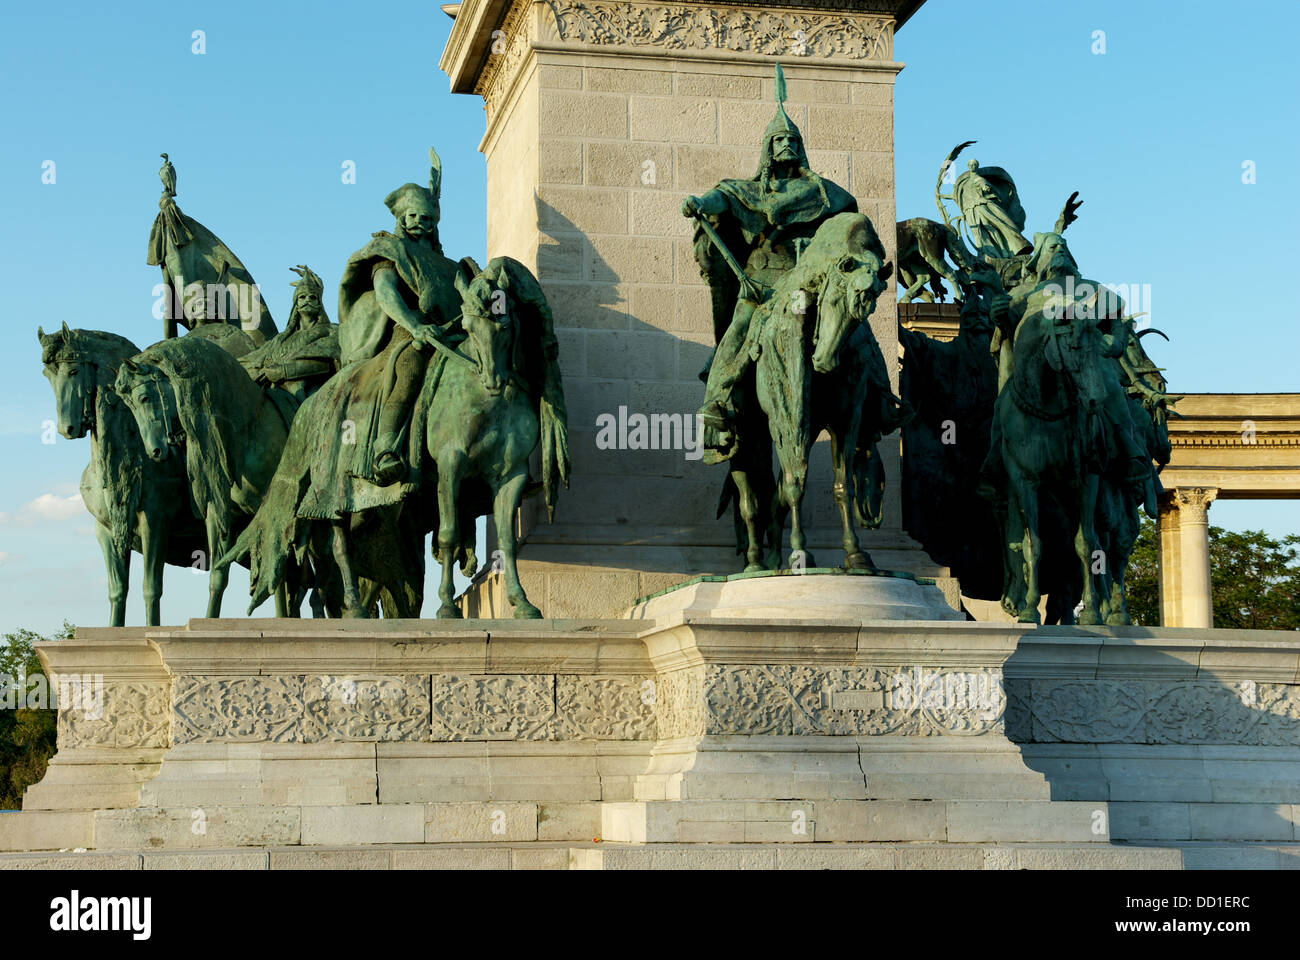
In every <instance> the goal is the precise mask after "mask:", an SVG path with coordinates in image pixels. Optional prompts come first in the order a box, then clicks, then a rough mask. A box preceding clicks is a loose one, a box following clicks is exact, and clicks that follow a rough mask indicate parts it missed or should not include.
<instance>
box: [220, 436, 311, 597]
mask: <svg viewBox="0 0 1300 960" xmlns="http://www.w3.org/2000/svg"><path fill="white" fill-rule="evenodd" d="M313 436H314V433H313V430H312V423H311V418H310V417H295V418H294V426H293V428H291V429H290V431H289V440H288V442H287V443H286V444H285V448H284V452H283V455H282V456H281V458H280V465H279V466H278V467H277V468H276V471H275V475H274V476H273V477H272V478H271V483H270V485H269V487H268V488H267V491H266V496H265V497H264V498H263V499H262V503H261V505H260V506H259V507H258V509H257V513H255V514H254V515H253V518H252V520H250V521H249V523H248V526H247V527H245V528H244V530H243V532H242V533H241V534H240V535H239V537H238V539H236V540H235V544H234V546H232V547H231V548H230V549H229V550H228V551H227V552H226V554H225V556H223V557H221V559H219V560H218V561H217V564H216V566H217V567H218V568H223V567H228V566H230V565H231V564H232V563H238V562H241V561H244V560H247V566H248V572H249V593H250V595H251V600H250V602H249V605H248V612H249V613H250V614H251V613H252V612H253V611H254V610H256V609H257V608H258V607H259V606H261V605H262V604H263V603H264V602H265V601H266V599H267V598H268V597H270V596H271V594H273V593H274V592H275V588H276V585H277V584H279V583H280V582H281V581H283V580H284V572H285V568H286V567H287V566H288V563H289V560H290V558H291V557H293V556H295V555H296V554H297V553H298V552H299V546H300V543H299V541H300V540H301V539H303V538H302V537H301V536H300V533H302V532H304V531H302V530H300V528H299V518H298V506H299V504H300V503H301V502H302V499H303V497H304V496H305V495H306V492H307V489H308V488H309V487H310V485H311V457H310V456H308V455H307V453H308V450H309V449H310V446H311V438H312V437H313Z"/></svg>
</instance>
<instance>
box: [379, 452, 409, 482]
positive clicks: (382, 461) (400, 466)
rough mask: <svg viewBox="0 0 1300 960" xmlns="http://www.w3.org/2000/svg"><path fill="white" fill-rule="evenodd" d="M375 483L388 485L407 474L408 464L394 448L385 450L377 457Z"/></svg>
mask: <svg viewBox="0 0 1300 960" xmlns="http://www.w3.org/2000/svg"><path fill="white" fill-rule="evenodd" d="M373 472H374V484H375V486H377V487H388V486H392V485H393V484H394V483H397V482H398V481H399V480H402V479H403V478H404V477H405V476H406V464H405V463H404V462H403V461H402V458H401V457H400V456H398V455H397V453H395V452H394V451H392V450H385V451H383V452H382V453H380V454H379V455H377V456H376V457H375V466H374V471H373Z"/></svg>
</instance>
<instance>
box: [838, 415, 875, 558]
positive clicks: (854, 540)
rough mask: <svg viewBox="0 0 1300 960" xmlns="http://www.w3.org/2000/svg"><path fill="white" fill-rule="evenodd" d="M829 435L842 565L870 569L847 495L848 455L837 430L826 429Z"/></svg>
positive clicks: (868, 556) (867, 556) (868, 555)
mask: <svg viewBox="0 0 1300 960" xmlns="http://www.w3.org/2000/svg"><path fill="white" fill-rule="evenodd" d="M828 432H829V433H830V436H831V465H832V466H833V468H834V470H835V486H834V487H833V488H832V489H833V492H834V494H835V506H837V507H838V508H839V511H840V524H841V525H842V526H843V528H844V567H845V569H847V570H871V569H874V567H875V564H874V563H872V562H871V556H870V554H868V553H866V552H865V551H863V549H862V547H861V546H860V545H859V544H858V529H857V524H856V523H854V516H853V504H852V503H851V502H850V497H849V477H848V472H849V471H848V457H847V456H846V451H845V449H844V438H843V437H842V436H841V435H840V433H839V431H837V430H830V431H828Z"/></svg>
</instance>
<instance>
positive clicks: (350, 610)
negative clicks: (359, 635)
mask: <svg viewBox="0 0 1300 960" xmlns="http://www.w3.org/2000/svg"><path fill="white" fill-rule="evenodd" d="M343 619H344V620H369V619H370V611H369V610H367V609H366V608H365V607H345V608H344V609H343Z"/></svg>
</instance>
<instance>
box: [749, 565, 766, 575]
mask: <svg viewBox="0 0 1300 960" xmlns="http://www.w3.org/2000/svg"><path fill="white" fill-rule="evenodd" d="M766 569H768V568H767V567H765V566H763V565H762V564H761V563H751V564H750V565H749V566H747V567H745V572H746V573H762V572H763V571H764V570H766Z"/></svg>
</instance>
